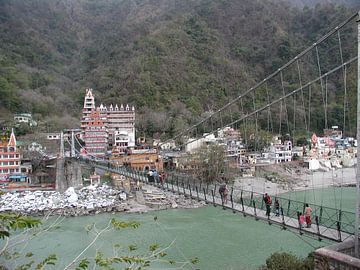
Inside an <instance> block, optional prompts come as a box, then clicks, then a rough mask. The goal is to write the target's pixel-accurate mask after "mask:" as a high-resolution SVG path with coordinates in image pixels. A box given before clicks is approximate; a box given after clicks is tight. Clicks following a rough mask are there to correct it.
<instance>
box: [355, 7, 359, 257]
mask: <svg viewBox="0 0 360 270" xmlns="http://www.w3.org/2000/svg"><path fill="white" fill-rule="evenodd" d="M357 29H358V39H357V43H358V58H357V63H358V74H357V75H358V76H357V128H356V139H357V165H356V206H355V233H354V234H355V242H354V243H355V257H357V258H359V225H360V224H359V218H360V11H359V12H358V20H357Z"/></svg>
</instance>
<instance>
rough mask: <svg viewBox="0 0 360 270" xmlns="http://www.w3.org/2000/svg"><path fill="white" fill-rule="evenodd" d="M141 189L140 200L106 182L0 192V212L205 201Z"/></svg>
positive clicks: (89, 210) (73, 212)
mask: <svg viewBox="0 0 360 270" xmlns="http://www.w3.org/2000/svg"><path fill="white" fill-rule="evenodd" d="M143 188H144V189H143V190H140V191H138V193H139V192H140V193H141V194H143V196H142V197H143V199H142V200H141V201H139V200H136V197H138V196H136V197H134V196H132V194H126V193H125V192H124V191H121V190H118V189H114V188H111V187H109V186H107V185H102V186H88V187H84V188H81V189H79V190H75V189H74V188H72V187H70V188H69V189H68V190H66V191H65V192H64V193H59V192H56V191H34V192H30V191H25V192H21V193H5V194H3V195H2V196H1V200H0V212H4V211H14V212H18V213H22V214H25V215H36V216H42V215H62V216H83V215H93V214H98V213H102V212H131V213H135V212H136V213H143V212H147V211H151V210H161V209H171V208H197V207H201V206H203V205H204V203H202V202H198V201H195V200H191V199H187V198H184V196H183V195H176V194H173V193H171V192H167V191H163V190H160V189H157V188H155V187H150V186H145V187H143Z"/></svg>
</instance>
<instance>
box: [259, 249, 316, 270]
mask: <svg viewBox="0 0 360 270" xmlns="http://www.w3.org/2000/svg"><path fill="white" fill-rule="evenodd" d="M261 269H264V270H265V269H266V270H310V269H314V257H313V254H312V253H310V254H309V255H308V256H307V257H306V258H305V259H302V258H298V257H297V256H295V255H293V254H291V253H286V252H281V253H279V252H276V253H274V254H272V255H271V256H270V257H269V258H267V259H266V267H263V268H261Z"/></svg>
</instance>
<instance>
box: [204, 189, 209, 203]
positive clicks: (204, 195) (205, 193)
mask: <svg viewBox="0 0 360 270" xmlns="http://www.w3.org/2000/svg"><path fill="white" fill-rule="evenodd" d="M203 191H204V199H205V203H208V201H207V199H206V191H205V188H203Z"/></svg>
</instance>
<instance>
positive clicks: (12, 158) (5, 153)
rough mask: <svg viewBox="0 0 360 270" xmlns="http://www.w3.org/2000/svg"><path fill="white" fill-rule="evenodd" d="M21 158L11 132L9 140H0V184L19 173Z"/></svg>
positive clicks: (3, 138)
mask: <svg viewBox="0 0 360 270" xmlns="http://www.w3.org/2000/svg"><path fill="white" fill-rule="evenodd" d="M20 163H21V157H20V152H18V151H17V148H16V138H15V134H14V131H13V130H11V134H10V138H9V139H7V138H5V137H2V138H1V140H0V182H7V181H9V177H10V176H11V175H12V174H16V173H17V174H19V173H20Z"/></svg>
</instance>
